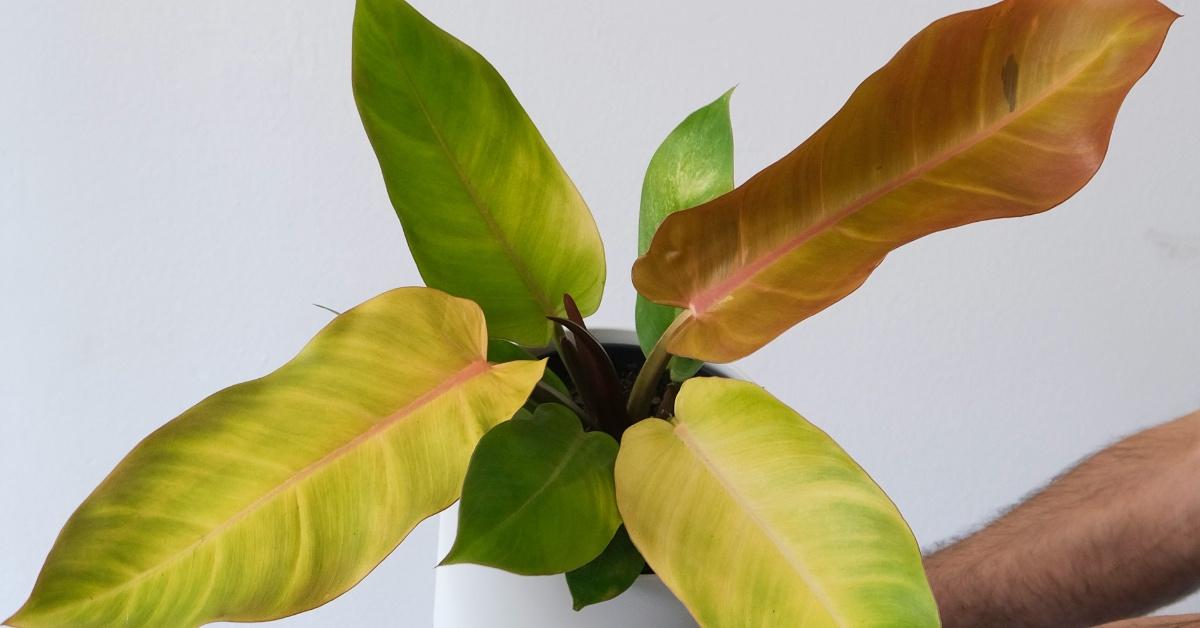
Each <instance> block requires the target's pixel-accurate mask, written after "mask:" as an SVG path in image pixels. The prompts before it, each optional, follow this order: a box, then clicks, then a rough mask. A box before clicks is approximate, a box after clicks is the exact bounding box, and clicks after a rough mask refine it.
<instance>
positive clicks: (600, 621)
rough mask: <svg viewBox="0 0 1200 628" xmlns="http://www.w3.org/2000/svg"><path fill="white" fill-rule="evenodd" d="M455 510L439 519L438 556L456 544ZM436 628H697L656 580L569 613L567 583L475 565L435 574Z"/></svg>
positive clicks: (646, 580)
mask: <svg viewBox="0 0 1200 628" xmlns="http://www.w3.org/2000/svg"><path fill="white" fill-rule="evenodd" d="M457 528H458V505H457V504H455V505H454V506H452V507H451V508H450V509H449V510H446V511H445V512H443V513H442V514H441V520H440V521H439V522H438V556H439V557H440V556H445V555H446V553H447V552H449V551H450V546H451V545H453V544H454V532H455V530H457ZM436 578H437V580H436V585H435V586H436V593H435V597H434V604H433V626H434V628H695V626H696V622H695V620H693V619H692V616H691V615H689V614H688V612H687V610H686V609H685V608H684V607H683V605H682V604H680V603H679V600H677V599H675V596H674V595H672V594H671V592H670V591H669V590H668V589H667V587H666V585H664V584H663V583H662V581H661V580H659V579H658V576H638V579H637V582H635V583H634V584H633V586H632V587H630V588H629V590H628V591H626V592H624V593H622V594H621V595H619V596H617V597H616V598H614V599H611V600H609V601H607V602H603V603H600V604H594V605H592V606H588V607H587V608H584V609H583V610H581V611H579V612H576V611H573V610H571V592H570V591H569V590H568V589H567V580H566V578H565V577H563V576H561V575H558V576H532V577H531V576H518V575H515V574H510V573H508V572H506V571H500V570H499V569H491V568H489V567H480V566H478V565H446V566H443V567H438V568H437V576H436Z"/></svg>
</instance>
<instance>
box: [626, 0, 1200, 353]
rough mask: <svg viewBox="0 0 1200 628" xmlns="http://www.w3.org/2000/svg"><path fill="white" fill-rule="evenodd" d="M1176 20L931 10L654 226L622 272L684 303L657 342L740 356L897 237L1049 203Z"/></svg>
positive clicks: (1107, 3)
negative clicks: (802, 128)
mask: <svg viewBox="0 0 1200 628" xmlns="http://www.w3.org/2000/svg"><path fill="white" fill-rule="evenodd" d="M1177 17H1178V16H1177V15H1176V14H1175V13H1174V12H1173V11H1171V10H1170V9H1168V8H1166V7H1165V6H1163V5H1162V4H1160V3H1159V2H1157V1H1156V0H1104V1H1101V2H1097V1H1087V0H1006V1H1005V2H1001V3H999V4H995V5H992V6H990V7H987V8H984V9H979V10H976V11H968V12H965V13H958V14H955V15H951V16H949V17H946V18H943V19H941V20H938V21H936V22H934V23H933V24H931V25H930V26H929V27H927V28H926V29H925V30H923V31H921V32H920V33H919V34H918V35H917V36H916V37H914V38H913V39H912V40H911V41H909V42H908V43H907V44H906V45H905V46H904V47H903V48H901V49H900V52H898V53H897V54H896V56H895V57H894V58H893V59H892V60H891V61H890V62H888V64H887V65H885V66H884V67H883V68H882V69H880V70H879V71H877V72H876V73H875V74H873V75H872V76H871V77H870V78H868V79H867V80H866V81H864V82H863V84H862V85H860V86H859V88H858V89H857V90H856V91H855V92H854V94H853V95H852V96H851V97H850V99H849V100H848V101H847V102H846V104H845V106H843V107H842V109H841V111H839V112H838V113H837V114H836V115H835V116H834V117H833V118H832V119H831V120H829V122H827V123H826V124H825V125H824V126H823V127H821V129H820V130H818V131H817V132H816V134H814V135H813V136H812V137H811V138H809V140H808V141H806V142H805V143H804V144H802V145H801V146H800V147H798V148H797V149H795V150H794V151H792V152H791V153H790V154H788V155H787V156H786V157H784V158H783V159H781V160H779V161H777V162H776V163H774V164H772V165H771V166H769V167H767V168H766V169H765V170H763V171H762V172H760V173H758V174H757V175H755V176H754V177H753V178H751V179H750V180H749V181H747V182H746V183H745V184H743V185H742V186H740V187H738V188H737V189H735V190H734V191H732V192H730V193H728V194H726V195H724V196H721V197H719V198H717V199H715V200H713V201H711V202H709V203H706V204H704V205H701V206H699V207H696V208H693V209H690V210H687V211H683V212H679V213H676V214H672V215H671V216H670V217H668V218H667V219H666V221H665V222H663V224H662V226H661V227H660V228H659V230H658V232H657V233H656V234H655V237H654V240H653V242H652V243H651V245H650V249H649V250H648V251H647V252H646V254H645V255H644V256H643V257H642V258H640V259H639V260H638V261H637V263H636V264H635V265H634V267H633V280H634V283H635V285H636V286H637V289H638V291H639V292H641V293H642V294H643V295H644V296H646V297H647V298H649V299H650V300H652V301H655V302H657V303H662V304H665V305H673V306H676V307H681V308H686V309H685V310H684V312H683V314H682V315H681V316H682V317H684V320H682V321H680V322H679V324H678V325H677V326H676V329H675V330H674V331H675V333H674V334H673V336H672V337H671V338H670V340H669V342H668V345H667V349H668V350H669V351H670V352H671V353H674V354H677V355H684V356H688V357H692V358H697V359H701V360H707V361H713V362H727V361H730V360H734V359H737V358H740V357H743V356H745V355H748V354H750V353H752V352H753V351H755V350H756V349H758V348H759V347H761V346H762V345H764V344H766V343H767V342H769V341H770V340H771V339H773V338H775V337H776V336H778V335H779V334H781V333H783V332H784V331H785V330H787V329H788V328H789V327H791V326H792V325H795V324H796V323H798V322H800V321H802V320H804V319H805V318H807V317H809V316H812V315H813V314H815V313H817V312H819V311H821V310H822V309H824V308H826V307H828V306H830V305H832V304H833V303H835V302H837V301H838V300H839V299H841V298H842V297H845V296H846V295H847V294H849V293H851V292H853V291H854V290H855V289H857V288H858V287H859V286H860V285H862V283H863V282H864V281H865V280H866V278H867V276H868V275H870V274H871V272H872V271H873V270H874V269H875V267H876V266H877V265H878V264H879V263H880V262H881V261H883V258H884V256H885V255H887V254H888V252H890V251H892V250H893V249H895V248H897V247H899V246H901V245H903V244H906V243H908V242H911V241H913V240H916V239H917V238H920V237H922V236H925V235H928V234H930V233H933V232H935V231H940V230H943V229H948V228H951V227H957V226H960V225H964V224H968V223H972V222H977V221H980V220H989V219H992V218H1003V217H1011V216H1026V215H1030V214H1036V213H1039V212H1042V211H1045V210H1047V209H1050V208H1052V207H1054V206H1055V205H1058V204H1059V203H1062V202H1063V201H1065V200H1066V199H1067V198H1069V197H1070V196H1071V195H1073V194H1074V193H1075V192H1077V191H1078V190H1079V189H1080V188H1081V187H1083V185H1084V184H1085V183H1087V181H1088V180H1089V179H1090V178H1091V177H1092V176H1093V175H1094V174H1095V172H1096V170H1097V169H1098V168H1099V167H1100V163H1101V162H1102V161H1103V159H1104V154H1105V152H1106V151H1107V149H1108V141H1109V136H1110V135H1111V132H1112V127H1113V122H1114V120H1115V118H1116V114H1117V110H1118V109H1119V108H1120V106H1121V103H1122V101H1123V100H1124V99H1125V95H1126V94H1127V93H1128V91H1129V89H1130V88H1131V87H1132V86H1133V84H1134V83H1135V82H1137V80H1138V79H1139V78H1140V77H1141V76H1142V75H1143V74H1144V73H1145V72H1146V70H1147V69H1148V68H1149V67H1150V65H1151V64H1152V63H1153V62H1154V59H1155V57H1156V56H1157V55H1158V51H1159V49H1160V48H1161V47H1162V43H1163V40H1164V38H1165V37H1166V34H1167V29H1168V28H1170V26H1171V23H1172V22H1173V21H1174V20H1175V18H1177Z"/></svg>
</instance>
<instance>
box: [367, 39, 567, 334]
mask: <svg viewBox="0 0 1200 628" xmlns="http://www.w3.org/2000/svg"><path fill="white" fill-rule="evenodd" d="M388 41H389V44H390V43H391V40H390V39H389V40H388ZM392 50H393V53H395V52H396V48H395V47H394V46H393V48H392ZM472 52H474V50H472ZM476 54H478V53H476ZM394 56H395V58H396V59H397V61H396V67H398V68H399V69H400V75H401V76H403V77H404V81H405V82H406V83H408V86H409V89H410V90H411V91H412V94H413V99H414V100H415V101H416V103H417V107H418V108H419V109H420V110H421V115H422V116H423V117H424V118H425V122H426V124H427V125H428V126H429V131H430V132H431V133H432V134H433V137H434V139H435V140H437V144H438V147H439V148H441V150H442V152H443V153H444V154H445V156H446V161H447V162H448V163H449V164H450V166H451V168H452V169H453V170H454V175H455V176H456V177H457V178H458V181H459V183H461V184H462V186H463V190H464V191H466V193H467V196H468V197H470V199H471V206H472V207H474V208H475V211H476V213H478V214H479V217H480V219H482V220H483V222H484V224H485V225H486V226H487V228H488V231H490V232H491V233H492V236H493V237H494V238H495V240H496V241H497V242H498V243H499V244H500V248H502V249H503V250H504V255H505V257H507V258H508V259H509V261H511V262H512V265H513V270H515V271H516V273H517V278H518V279H520V281H521V283H523V284H525V289H526V290H528V291H529V294H530V296H532V297H533V300H534V301H535V302H537V305H538V307H540V308H541V310H542V313H543V314H546V315H553V314H557V313H558V309H557V308H555V307H553V306H552V305H551V303H552V302H551V300H550V297H549V296H548V295H546V294H544V293H543V292H542V291H541V290H540V289H539V288H538V286H537V282H536V281H534V278H533V275H532V274H531V273H530V271H529V269H528V268H527V267H526V265H525V263H524V258H522V257H520V256H519V255H518V254H517V251H516V249H514V248H513V246H512V243H511V242H509V241H508V238H507V236H506V235H505V234H504V231H503V230H501V229H500V223H498V222H497V221H496V217H495V216H494V215H492V210H491V208H490V207H489V206H488V205H487V203H484V201H483V199H482V198H481V197H480V196H479V192H478V191H477V190H476V189H475V186H474V185H472V184H471V181H470V180H469V179H468V178H467V175H466V172H465V171H464V170H463V167H462V164H460V163H459V162H458V158H457V157H456V156H455V154H454V153H453V152H452V151H451V150H450V145H449V144H447V143H446V138H445V136H443V135H442V131H441V128H440V127H438V125H436V124H434V122H433V116H432V114H431V113H430V111H429V106H428V104H427V103H426V102H425V97H424V96H423V95H422V94H421V91H420V89H419V87H418V84H417V82H416V81H415V80H413V77H412V74H411V73H410V72H409V71H408V67H407V66H406V65H405V63H404V61H403V58H404V55H402V54H395V55H394ZM484 65H485V66H487V67H488V69H492V68H491V67H490V65H488V64H487V62H486V61H484ZM493 71H494V70H493ZM514 99H515V96H514ZM519 106H520V105H518V107H519ZM531 124H532V122H531Z"/></svg>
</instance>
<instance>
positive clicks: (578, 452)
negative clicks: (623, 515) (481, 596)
mask: <svg viewBox="0 0 1200 628" xmlns="http://www.w3.org/2000/svg"><path fill="white" fill-rule="evenodd" d="M616 455H617V443H616V441H615V440H613V439H612V437H610V436H609V435H607V434H605V433H603V432H584V431H583V428H582V426H581V425H580V423H579V418H578V417H576V416H575V415H574V414H573V413H571V411H570V410H568V409H567V408H565V407H563V406H560V405H557V404H543V405H540V406H538V408H537V410H536V411H535V412H534V414H533V417H532V418H530V419H528V420H518V421H509V422H507V423H504V424H501V425H498V426H496V427H495V428H493V429H492V430H491V431H490V432H488V433H487V434H486V435H485V436H484V437H483V439H481V440H480V442H479V446H478V447H477V448H476V450H475V453H474V454H473V455H472V456H471V464H470V466H469V468H468V470H467V476H466V481H465V483H464V485H463V497H462V502H461V504H460V506H459V511H458V530H457V532H456V534H455V539H454V545H453V546H452V547H451V548H450V551H449V553H448V554H447V555H446V557H445V558H444V559H443V560H442V563H441V564H443V565H453V564H458V563H475V564H479V565H487V566H489V567H495V568H497V569H504V570H505V571H509V572H512V573H517V574H522V575H551V574H558V573H563V572H566V571H570V570H572V569H576V568H578V567H580V566H582V565H584V564H585V563H587V562H588V561H590V560H592V559H593V558H595V557H596V556H597V555H598V554H600V553H601V552H602V551H603V550H604V548H605V546H606V545H607V544H608V542H609V540H610V539H611V538H612V536H613V533H614V532H615V531H616V529H617V527H618V526H620V524H621V519H620V515H619V514H618V513H617V505H616V501H615V497H614V492H613V490H614V489H613V479H612V469H613V464H614V461H615V460H616Z"/></svg>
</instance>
